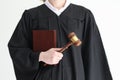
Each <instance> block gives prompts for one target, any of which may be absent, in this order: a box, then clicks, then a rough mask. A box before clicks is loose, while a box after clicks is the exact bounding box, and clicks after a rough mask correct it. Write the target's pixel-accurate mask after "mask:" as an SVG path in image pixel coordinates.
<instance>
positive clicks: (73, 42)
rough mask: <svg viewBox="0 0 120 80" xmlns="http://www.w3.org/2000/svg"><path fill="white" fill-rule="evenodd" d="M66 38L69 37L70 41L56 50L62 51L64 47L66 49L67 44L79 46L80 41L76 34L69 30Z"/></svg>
mask: <svg viewBox="0 0 120 80" xmlns="http://www.w3.org/2000/svg"><path fill="white" fill-rule="evenodd" d="M68 38H69V39H70V41H69V42H68V43H67V44H66V45H65V46H64V47H63V48H62V49H61V50H60V51H58V52H61V53H62V52H63V51H65V50H66V49H68V47H69V46H71V45H75V46H80V44H81V43H82V42H81V40H80V39H78V37H77V36H76V34H75V33H74V32H71V33H69V34H68ZM47 65H48V64H44V66H47Z"/></svg>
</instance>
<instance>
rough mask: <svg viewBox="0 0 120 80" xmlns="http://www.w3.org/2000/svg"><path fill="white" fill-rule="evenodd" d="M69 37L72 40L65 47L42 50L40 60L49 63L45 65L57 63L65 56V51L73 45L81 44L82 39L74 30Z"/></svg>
mask: <svg viewBox="0 0 120 80" xmlns="http://www.w3.org/2000/svg"><path fill="white" fill-rule="evenodd" d="M68 38H69V39H70V41H69V42H68V43H67V44H66V45H65V46H64V47H63V48H51V49H49V50H48V51H46V52H42V53H41V55H40V59H41V60H39V61H43V62H45V63H47V64H44V66H47V65H54V64H57V63H59V61H60V60H61V59H62V57H63V54H62V52H63V51H65V50H66V49H67V48H68V47H69V46H71V45H75V46H79V45H80V44H81V41H80V40H79V39H78V38H77V36H76V35H75V33H74V32H71V33H70V34H69V35H68Z"/></svg>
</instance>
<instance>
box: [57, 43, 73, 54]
mask: <svg viewBox="0 0 120 80" xmlns="http://www.w3.org/2000/svg"><path fill="white" fill-rule="evenodd" d="M72 44H73V43H72V42H71V41H70V42H68V43H67V44H66V45H65V46H64V47H63V48H62V49H61V50H60V51H58V52H61V53H62V52H63V51H65V50H66V49H68V47H69V46H71V45H72Z"/></svg>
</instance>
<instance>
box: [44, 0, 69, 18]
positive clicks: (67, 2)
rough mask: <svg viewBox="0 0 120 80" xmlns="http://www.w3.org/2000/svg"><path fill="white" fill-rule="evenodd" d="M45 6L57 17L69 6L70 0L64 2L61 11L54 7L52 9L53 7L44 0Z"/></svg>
mask: <svg viewBox="0 0 120 80" xmlns="http://www.w3.org/2000/svg"><path fill="white" fill-rule="evenodd" d="M45 5H46V6H47V7H48V8H49V9H50V10H51V11H53V12H54V13H55V14H56V15H57V16H59V15H60V14H61V13H62V12H63V11H64V10H65V9H66V8H67V7H68V6H69V5H70V0H66V3H65V5H64V7H62V8H61V9H59V10H58V9H57V8H55V7H53V5H52V4H51V3H50V2H49V1H48V0H46V1H45Z"/></svg>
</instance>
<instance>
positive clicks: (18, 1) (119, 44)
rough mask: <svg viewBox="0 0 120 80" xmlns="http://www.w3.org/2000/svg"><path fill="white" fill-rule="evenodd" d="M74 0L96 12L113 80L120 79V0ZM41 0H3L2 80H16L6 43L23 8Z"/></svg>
mask: <svg viewBox="0 0 120 80" xmlns="http://www.w3.org/2000/svg"><path fill="white" fill-rule="evenodd" d="M72 2H73V3H76V4H79V5H82V6H85V7H87V8H89V9H90V10H91V11H92V12H93V14H94V16H95V19H96V22H97V24H98V27H99V30H100V33H101V36H102V40H103V44H104V48H105V51H106V55H107V58H108V62H109V66H110V70H111V73H112V76H113V79H114V80H120V0H72ZM41 3H42V2H40V1H39V0H1V1H0V80H16V78H15V75H14V69H13V64H12V61H11V58H10V55H9V52H8V48H7V43H8V41H9V39H10V37H11V35H12V33H13V31H14V29H15V27H16V25H17V23H18V21H19V19H20V18H21V16H22V13H23V11H24V10H25V9H29V8H32V7H35V6H38V5H40V4H41Z"/></svg>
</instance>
